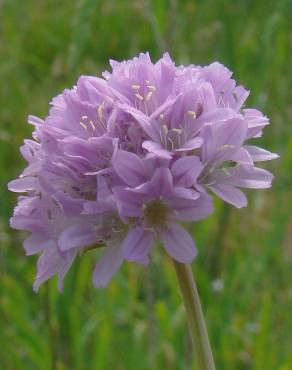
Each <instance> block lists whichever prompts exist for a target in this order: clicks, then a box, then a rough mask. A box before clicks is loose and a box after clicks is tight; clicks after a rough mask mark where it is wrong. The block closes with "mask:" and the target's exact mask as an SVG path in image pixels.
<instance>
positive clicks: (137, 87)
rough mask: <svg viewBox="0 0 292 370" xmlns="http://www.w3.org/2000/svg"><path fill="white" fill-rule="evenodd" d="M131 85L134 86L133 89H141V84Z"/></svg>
mask: <svg viewBox="0 0 292 370" xmlns="http://www.w3.org/2000/svg"><path fill="white" fill-rule="evenodd" d="M131 87H132V89H133V90H139V89H140V86H139V85H132V86H131Z"/></svg>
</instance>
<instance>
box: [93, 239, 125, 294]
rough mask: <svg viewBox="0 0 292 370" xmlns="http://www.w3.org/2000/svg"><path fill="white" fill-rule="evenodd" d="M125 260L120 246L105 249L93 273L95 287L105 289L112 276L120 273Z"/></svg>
mask: <svg viewBox="0 0 292 370" xmlns="http://www.w3.org/2000/svg"><path fill="white" fill-rule="evenodd" d="M123 260H124V257H123V254H122V249H121V248H120V247H119V246H117V245H111V246H107V247H105V250H104V252H103V254H102V256H101V257H100V259H99V260H98V262H97V264H96V265H95V268H94V271H93V285H94V286H95V287H96V288H103V287H105V286H106V285H107V283H108V282H109V280H110V279H111V278H112V276H113V275H114V274H115V273H116V272H117V271H118V269H119V268H120V266H121V264H122V263H123Z"/></svg>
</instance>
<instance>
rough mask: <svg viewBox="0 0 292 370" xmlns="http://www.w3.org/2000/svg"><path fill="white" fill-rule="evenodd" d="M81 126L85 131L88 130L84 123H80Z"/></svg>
mask: <svg viewBox="0 0 292 370" xmlns="http://www.w3.org/2000/svg"><path fill="white" fill-rule="evenodd" d="M79 124H80V125H81V126H82V127H83V128H84V129H85V130H87V126H86V125H85V124H84V123H83V122H81V121H80V122H79Z"/></svg>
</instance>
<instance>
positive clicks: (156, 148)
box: [142, 140, 172, 159]
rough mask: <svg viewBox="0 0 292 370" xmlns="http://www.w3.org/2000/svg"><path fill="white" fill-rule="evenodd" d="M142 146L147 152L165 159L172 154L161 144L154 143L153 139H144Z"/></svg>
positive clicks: (169, 157)
mask: <svg viewBox="0 0 292 370" xmlns="http://www.w3.org/2000/svg"><path fill="white" fill-rule="evenodd" d="M142 147H143V148H144V149H146V150H148V152H150V153H153V154H155V155H157V157H160V158H165V159H171V158H172V154H171V153H170V152H169V151H168V150H166V149H164V148H163V147H162V145H161V144H159V143H156V142H154V141H148V140H146V141H144V142H143V144H142Z"/></svg>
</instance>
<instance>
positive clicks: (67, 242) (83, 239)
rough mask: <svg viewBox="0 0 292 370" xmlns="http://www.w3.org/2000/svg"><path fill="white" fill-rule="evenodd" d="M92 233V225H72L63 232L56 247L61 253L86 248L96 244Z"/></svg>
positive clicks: (94, 235)
mask: <svg viewBox="0 0 292 370" xmlns="http://www.w3.org/2000/svg"><path fill="white" fill-rule="evenodd" d="M98 239H99V238H98V236H97V235H96V233H95V232H94V225H92V224H91V223H90V222H88V223H83V224H82V223H80V224H77V225H73V226H70V227H68V228H67V229H66V230H64V231H63V232H62V233H61V235H60V238H59V241H58V245H59V247H60V249H61V251H66V250H69V249H71V248H78V247H86V246H89V245H92V244H94V243H97V242H98Z"/></svg>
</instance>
